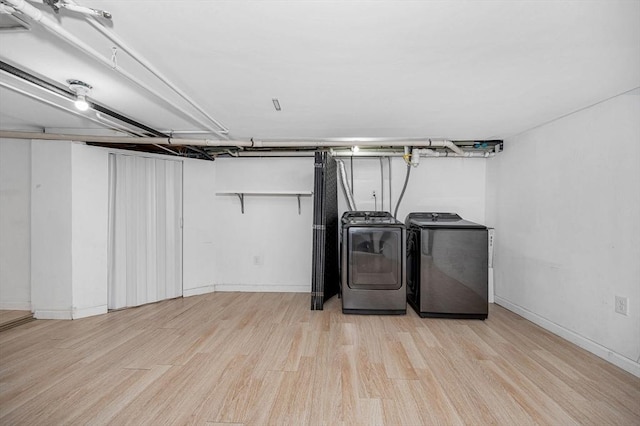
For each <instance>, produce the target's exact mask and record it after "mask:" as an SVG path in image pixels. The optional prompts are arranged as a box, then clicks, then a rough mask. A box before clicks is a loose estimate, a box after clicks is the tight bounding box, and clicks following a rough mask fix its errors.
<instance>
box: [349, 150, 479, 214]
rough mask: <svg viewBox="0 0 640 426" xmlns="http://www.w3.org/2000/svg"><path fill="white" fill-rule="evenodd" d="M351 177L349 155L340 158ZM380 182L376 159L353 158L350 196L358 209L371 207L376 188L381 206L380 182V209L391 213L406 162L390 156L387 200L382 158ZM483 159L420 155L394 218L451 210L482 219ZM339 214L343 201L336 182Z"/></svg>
mask: <svg viewBox="0 0 640 426" xmlns="http://www.w3.org/2000/svg"><path fill="white" fill-rule="evenodd" d="M342 160H343V161H344V164H345V169H346V172H347V178H348V179H349V180H350V178H351V164H352V162H351V161H350V159H349V158H342ZM382 164H383V172H382V173H383V174H384V185H382V184H381V182H380V173H381V172H380V161H379V160H378V159H371V158H358V157H354V159H353V180H354V185H353V186H354V198H355V202H356V207H357V208H358V210H374V208H375V207H376V202H375V199H374V198H373V197H372V195H371V194H372V192H373V191H376V198H377V199H378V201H377V207H378V210H380V209H381V200H382V192H383V191H382V186H384V210H385V211H389V212H391V213H392V214H393V213H394V210H395V207H396V204H397V201H398V197H399V196H400V193H401V191H402V186H403V184H404V179H405V175H406V170H407V167H406V163H405V162H404V160H403V159H402V158H400V157H393V158H392V159H391V181H392V185H391V200H389V189H388V188H389V170H388V163H387V160H386V159H384V160H383V162H382ZM485 172H486V160H485V159H482V158H453V157H452V158H421V159H420V163H419V165H418V167H413V168H412V169H411V174H410V176H409V183H408V184H407V189H406V191H405V195H404V197H403V199H402V203H401V204H400V207H399V209H398V216H397V218H398V220H400V221H404V219H405V217H406V216H407V214H409V213H410V212H417V211H440V212H454V213H458V214H459V215H460V216H462V217H463V218H465V219H467V220H471V221H474V222H478V223H484V220H485V184H486V177H485ZM338 193H339V194H338V199H339V210H340V214H342V212H344V211H346V209H347V203H346V200H345V198H344V195H343V193H342V186H341V185H340V183H339V184H338Z"/></svg>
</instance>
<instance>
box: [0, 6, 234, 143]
mask: <svg viewBox="0 0 640 426" xmlns="http://www.w3.org/2000/svg"><path fill="white" fill-rule="evenodd" d="M4 1H6V2H7V3H9V4H10V5H11V7H13V9H15V11H16V12H20V13H22V14H23V15H24V16H27V17H28V18H29V19H31V20H33V21H35V22H37V23H39V24H40V25H42V26H43V27H44V28H45V29H47V30H48V31H49V32H51V33H52V34H54V35H55V36H57V37H59V38H60V39H62V40H64V41H65V42H67V43H68V44H70V45H72V46H74V47H76V48H77V49H78V50H80V51H82V52H84V53H85V54H86V55H88V56H90V57H92V58H93V59H95V60H97V61H98V62H100V63H101V64H102V65H104V66H106V67H109V69H113V67H112V64H111V62H110V61H109V60H108V59H107V58H105V57H104V56H102V55H101V54H100V53H98V52H97V51H96V50H95V49H93V48H92V47H91V46H89V45H88V44H86V43H85V42H83V41H82V40H80V39H79V38H77V37H76V36H74V35H73V34H71V33H70V32H68V31H67V30H65V29H64V28H62V26H61V25H60V24H58V23H57V22H55V21H54V20H52V19H50V18H48V17H46V16H44V15H43V14H42V12H41V11H40V10H39V9H37V8H35V7H33V6H31V5H30V4H28V3H27V2H26V1H25V0H4ZM16 12H14V13H16ZM115 71H116V72H118V73H119V74H120V75H122V76H123V77H125V78H126V79H127V80H129V81H130V82H132V83H134V84H135V85H136V86H138V87H140V88H141V89H143V90H145V91H146V92H147V93H149V94H151V95H153V96H154V97H155V98H156V99H157V100H159V101H160V102H161V103H162V104H164V105H165V106H167V107H168V108H170V109H171V110H172V111H174V112H177V113H178V114H180V115H181V116H183V117H184V118H186V119H188V120H192V121H194V122H196V123H198V124H199V125H201V126H203V127H204V128H205V129H208V130H211V132H212V133H214V134H217V135H219V136H222V137H224V132H222V131H220V130H219V129H214V128H212V127H211V126H209V125H208V124H206V123H204V122H203V121H202V120H199V119H198V118H196V117H193V116H192V115H190V114H187V113H186V112H185V111H183V110H182V109H180V108H178V107H177V106H176V105H174V104H173V103H172V102H170V101H169V100H167V99H166V98H164V97H162V96H160V95H159V94H158V93H157V92H156V91H155V90H154V89H153V88H151V86H149V85H147V84H146V83H144V82H142V81H141V80H139V79H138V78H136V77H134V76H133V75H132V74H129V73H128V72H126V71H124V70H122V69H120V68H116V69H115Z"/></svg>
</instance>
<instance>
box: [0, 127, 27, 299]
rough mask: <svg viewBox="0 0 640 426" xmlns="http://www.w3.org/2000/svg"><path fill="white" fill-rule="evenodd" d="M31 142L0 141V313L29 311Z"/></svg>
mask: <svg viewBox="0 0 640 426" xmlns="http://www.w3.org/2000/svg"><path fill="white" fill-rule="evenodd" d="M30 211H31V141H29V140H10V139H0V309H18V310H30V309H31V260H30V258H31V253H30V249H31V247H30V242H29V240H30V238H31V237H30V233H31V213H30Z"/></svg>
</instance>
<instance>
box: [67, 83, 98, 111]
mask: <svg viewBox="0 0 640 426" xmlns="http://www.w3.org/2000/svg"><path fill="white" fill-rule="evenodd" d="M67 83H68V84H69V89H70V90H71V91H72V92H74V93H75V94H76V100H75V102H74V103H73V104H74V105H75V106H76V108H77V109H78V110H80V111H86V110H88V109H89V102H87V95H88V94H89V93H90V92H91V89H92V87H91V86H90V85H88V84H87V83H85V82H84V81H80V80H67Z"/></svg>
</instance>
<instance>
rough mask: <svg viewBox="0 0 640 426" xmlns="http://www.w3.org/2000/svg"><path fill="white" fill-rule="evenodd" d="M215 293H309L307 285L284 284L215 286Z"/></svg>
mask: <svg viewBox="0 0 640 426" xmlns="http://www.w3.org/2000/svg"><path fill="white" fill-rule="evenodd" d="M215 290H216V291H246V292H253V293H309V292H310V291H311V287H310V286H309V285H286V284H284V285H283V284H272V285H269V284H216V285H215Z"/></svg>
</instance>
